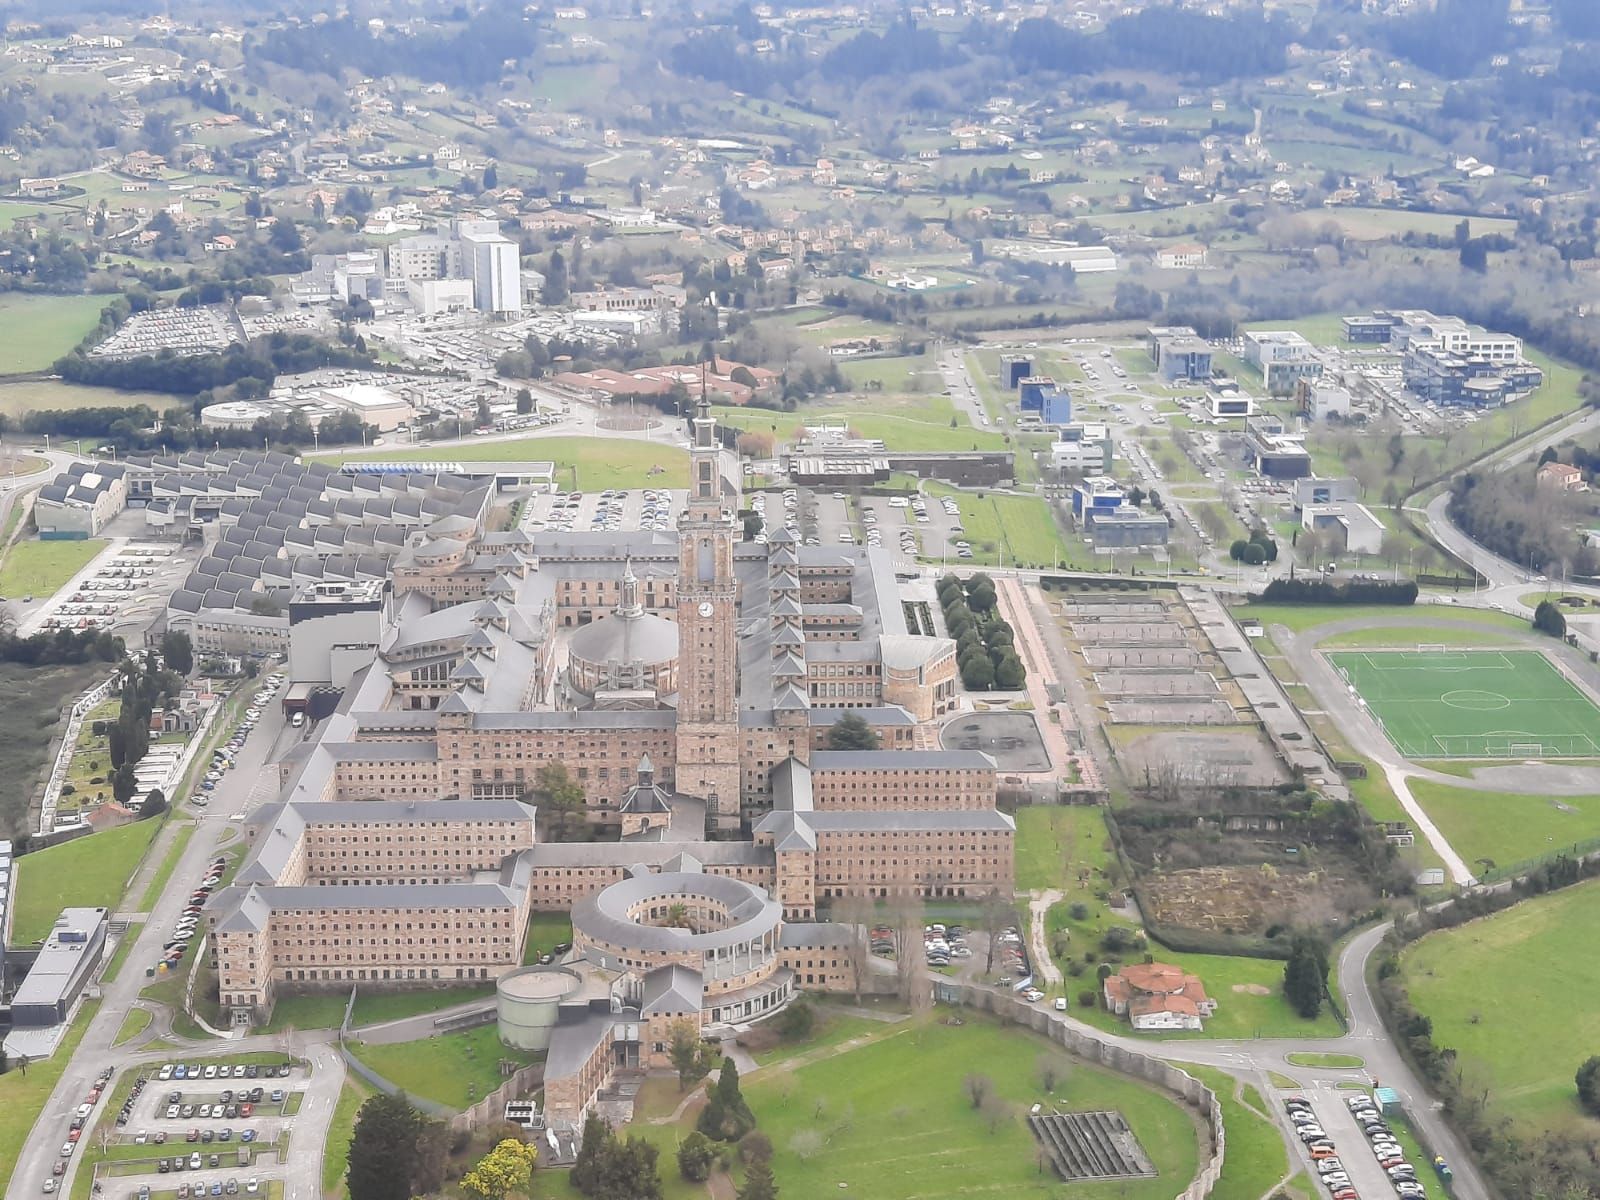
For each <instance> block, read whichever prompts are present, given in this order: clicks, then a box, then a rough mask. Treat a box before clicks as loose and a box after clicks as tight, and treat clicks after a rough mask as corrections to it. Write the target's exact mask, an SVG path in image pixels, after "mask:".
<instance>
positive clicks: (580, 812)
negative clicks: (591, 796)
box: [533, 763, 589, 842]
mask: <svg viewBox="0 0 1600 1200" xmlns="http://www.w3.org/2000/svg"><path fill="white" fill-rule="evenodd" d="M533 794H534V798H535V801H536V803H537V804H538V806H539V812H540V815H541V816H542V818H543V824H544V829H543V831H542V832H543V834H544V838H545V840H546V841H551V842H581V841H584V840H586V838H587V837H588V833H589V822H588V819H587V816H586V813H587V808H588V804H587V801H586V800H585V798H584V794H583V785H582V784H580V783H578V782H577V781H576V780H575V779H573V778H572V776H571V775H570V774H569V773H568V771H567V768H566V764H564V763H546V764H545V765H544V766H542V767H540V768H539V770H538V773H537V774H536V775H535V776H534V778H533Z"/></svg>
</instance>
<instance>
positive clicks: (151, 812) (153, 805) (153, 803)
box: [139, 788, 167, 821]
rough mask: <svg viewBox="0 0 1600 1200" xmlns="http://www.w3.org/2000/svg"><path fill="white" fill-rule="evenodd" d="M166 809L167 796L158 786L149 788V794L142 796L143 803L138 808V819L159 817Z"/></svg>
mask: <svg viewBox="0 0 1600 1200" xmlns="http://www.w3.org/2000/svg"><path fill="white" fill-rule="evenodd" d="M166 811H167V797H166V794H165V793H164V792H163V791H162V790H161V789H160V788H151V789H150V794H149V795H148V796H146V797H145V798H144V805H143V806H142V807H141V808H140V809H139V819H140V820H141V821H142V820H145V819H146V818H148V817H159V816H160V815H161V814H162V813H164V812H166Z"/></svg>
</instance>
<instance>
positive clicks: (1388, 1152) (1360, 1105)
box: [1345, 1092, 1428, 1200]
mask: <svg viewBox="0 0 1600 1200" xmlns="http://www.w3.org/2000/svg"><path fill="white" fill-rule="evenodd" d="M1345 1103H1346V1104H1348V1105H1349V1106H1350V1115H1351V1116H1352V1117H1354V1118H1355V1119H1356V1124H1357V1125H1359V1126H1361V1131H1362V1132H1363V1133H1364V1134H1366V1135H1367V1141H1368V1142H1369V1143H1370V1144H1371V1147H1372V1154H1373V1157H1375V1158H1376V1159H1377V1160H1378V1165H1379V1166H1380V1167H1382V1168H1383V1172H1384V1174H1385V1175H1387V1176H1388V1177H1389V1181H1390V1182H1391V1183H1393V1184H1394V1190H1395V1191H1396V1192H1397V1193H1398V1194H1399V1195H1400V1196H1401V1197H1403V1198H1404V1200H1427V1195H1428V1192H1427V1189H1426V1188H1424V1187H1423V1186H1422V1184H1421V1183H1419V1182H1418V1181H1417V1169H1416V1168H1415V1167H1414V1166H1412V1165H1411V1164H1410V1163H1409V1162H1407V1161H1406V1155H1405V1151H1404V1150H1402V1149H1401V1148H1400V1141H1399V1139H1398V1138H1396V1137H1395V1136H1394V1131H1393V1130H1392V1129H1390V1128H1389V1124H1388V1122H1386V1121H1385V1120H1384V1119H1383V1114H1382V1113H1381V1112H1379V1111H1378V1106H1377V1105H1376V1104H1374V1103H1373V1102H1372V1097H1371V1096H1369V1095H1367V1094H1366V1093H1365V1092H1361V1093H1360V1094H1358V1095H1355V1096H1351V1097H1349V1098H1348V1099H1347V1100H1346V1101H1345Z"/></svg>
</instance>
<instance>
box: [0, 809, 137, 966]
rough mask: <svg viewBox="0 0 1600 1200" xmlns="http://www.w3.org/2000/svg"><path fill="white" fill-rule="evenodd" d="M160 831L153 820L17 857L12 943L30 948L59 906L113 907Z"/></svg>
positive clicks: (56, 913)
mask: <svg viewBox="0 0 1600 1200" xmlns="http://www.w3.org/2000/svg"><path fill="white" fill-rule="evenodd" d="M160 828H161V821H159V820H157V819H155V818H153V817H152V818H151V819H150V820H148V821H135V822H134V823H133V824H131V825H123V826H120V827H119V828H116V829H107V830H105V831H104V832H103V833H91V834H89V835H87V836H85V837H80V838H75V839H73V840H72V841H70V842H63V843H61V845H59V846H51V847H50V848H49V849H46V850H36V851H34V852H33V853H32V854H24V855H23V856H22V857H21V858H19V859H17V880H16V907H15V909H14V910H13V912H12V918H11V919H12V926H11V940H12V942H13V943H14V944H15V945H18V946H28V945H32V944H33V943H34V942H36V941H38V940H39V939H40V938H42V937H44V936H45V934H47V933H49V932H50V926H51V925H52V924H54V922H55V919H56V918H57V917H58V916H60V915H61V910H62V909H63V908H72V907H86V908H108V909H114V908H116V907H117V905H118V904H119V903H121V901H122V893H123V891H124V890H125V889H126V888H127V885H128V880H129V878H130V877H131V876H132V875H133V873H134V871H135V870H136V869H137V868H138V866H139V860H140V859H141V858H143V857H144V852H145V849H146V848H147V847H148V846H149V845H150V841H151V839H152V838H154V837H155V835H156V831H157V830H159V829H160Z"/></svg>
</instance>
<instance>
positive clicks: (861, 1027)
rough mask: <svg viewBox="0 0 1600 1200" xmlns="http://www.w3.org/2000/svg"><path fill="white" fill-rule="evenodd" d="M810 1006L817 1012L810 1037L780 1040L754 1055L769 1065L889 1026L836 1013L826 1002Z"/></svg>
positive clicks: (875, 1033) (867, 1018)
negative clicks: (799, 1040) (796, 1040)
mask: <svg viewBox="0 0 1600 1200" xmlns="http://www.w3.org/2000/svg"><path fill="white" fill-rule="evenodd" d="M845 998H846V999H848V998H849V997H845ZM812 1008H813V1009H814V1010H815V1011H816V1014H817V1019H816V1025H815V1027H814V1028H813V1029H812V1032H811V1036H810V1037H808V1038H806V1039H805V1041H803V1042H787V1041H785V1042H779V1043H778V1044H777V1045H776V1046H773V1047H772V1048H771V1049H769V1050H758V1051H756V1052H755V1053H754V1055H753V1057H754V1058H755V1060H756V1061H757V1062H758V1063H760V1064H761V1065H762V1066H764V1067H768V1066H771V1065H773V1064H774V1063H780V1062H784V1061H785V1060H787V1059H790V1058H794V1057H795V1056H796V1055H800V1054H809V1053H811V1052H812V1051H813V1050H824V1049H831V1048H833V1047H835V1046H841V1045H843V1044H844V1043H845V1042H848V1041H852V1040H854V1039H855V1038H859V1037H875V1036H878V1035H880V1034H882V1033H883V1032H884V1030H885V1029H886V1028H888V1027H889V1025H888V1023H887V1022H884V1021H875V1020H873V1019H872V1018H871V1017H858V1016H854V1015H852V1014H849V1013H841V1012H837V1011H835V1010H833V1009H832V1008H831V1007H830V1006H829V1005H827V1004H813V1005H812Z"/></svg>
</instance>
